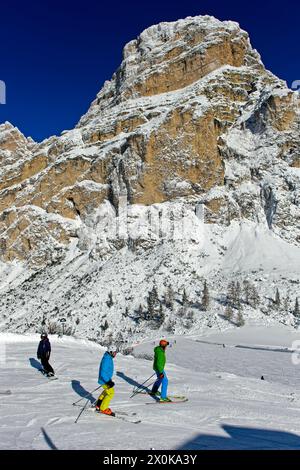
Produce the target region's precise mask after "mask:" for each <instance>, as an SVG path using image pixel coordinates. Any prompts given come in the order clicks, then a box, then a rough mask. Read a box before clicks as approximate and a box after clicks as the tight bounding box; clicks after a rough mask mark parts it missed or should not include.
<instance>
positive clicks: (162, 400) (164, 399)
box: [159, 397, 172, 403]
mask: <svg viewBox="0 0 300 470" xmlns="http://www.w3.org/2000/svg"><path fill="white" fill-rule="evenodd" d="M170 401H172V400H171V399H170V398H169V397H166V398H160V399H159V402H160V403H169V402H170Z"/></svg>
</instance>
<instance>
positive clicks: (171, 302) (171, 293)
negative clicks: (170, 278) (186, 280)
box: [165, 285, 174, 310]
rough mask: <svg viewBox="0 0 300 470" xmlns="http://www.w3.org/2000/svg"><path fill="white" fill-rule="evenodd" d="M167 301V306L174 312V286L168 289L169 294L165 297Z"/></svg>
mask: <svg viewBox="0 0 300 470" xmlns="http://www.w3.org/2000/svg"><path fill="white" fill-rule="evenodd" d="M165 300H166V306H167V307H168V308H170V309H171V310H173V308H174V291H173V289H172V286H171V285H169V286H168V288H167V292H166V295H165Z"/></svg>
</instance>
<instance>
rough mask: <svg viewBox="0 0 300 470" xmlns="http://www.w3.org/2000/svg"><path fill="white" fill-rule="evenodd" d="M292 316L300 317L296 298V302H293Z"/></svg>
mask: <svg viewBox="0 0 300 470" xmlns="http://www.w3.org/2000/svg"><path fill="white" fill-rule="evenodd" d="M293 314H294V316H295V317H298V318H299V317H300V308H299V301H298V297H297V298H296V301H295V307H294V311H293Z"/></svg>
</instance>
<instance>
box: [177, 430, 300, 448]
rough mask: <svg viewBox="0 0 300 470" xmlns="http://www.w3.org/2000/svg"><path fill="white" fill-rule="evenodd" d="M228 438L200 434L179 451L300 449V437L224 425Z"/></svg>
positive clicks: (288, 433) (289, 433)
mask: <svg viewBox="0 0 300 470" xmlns="http://www.w3.org/2000/svg"><path fill="white" fill-rule="evenodd" d="M221 427H222V429H223V430H224V431H225V432H226V433H227V434H228V436H226V437H224V436H212V435H208V434H198V436H196V437H195V438H194V439H192V440H191V441H187V442H185V443H184V444H182V445H181V446H180V447H178V449H177V450H201V449H205V450H208V449H209V450H295V449H300V436H297V434H293V433H291V432H284V431H276V430H271V429H257V428H246V427H242V426H229V425H223V426H221Z"/></svg>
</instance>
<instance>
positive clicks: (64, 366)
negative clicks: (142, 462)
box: [0, 327, 300, 450]
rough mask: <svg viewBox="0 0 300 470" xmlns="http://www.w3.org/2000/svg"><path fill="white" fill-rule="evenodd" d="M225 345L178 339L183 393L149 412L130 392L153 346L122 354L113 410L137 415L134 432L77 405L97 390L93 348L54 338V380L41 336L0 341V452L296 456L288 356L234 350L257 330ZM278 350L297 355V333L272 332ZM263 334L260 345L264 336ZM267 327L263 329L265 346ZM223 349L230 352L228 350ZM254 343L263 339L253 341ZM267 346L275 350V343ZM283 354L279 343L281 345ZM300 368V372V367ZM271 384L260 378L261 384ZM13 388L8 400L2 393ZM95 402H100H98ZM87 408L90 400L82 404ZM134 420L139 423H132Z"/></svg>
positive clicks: (295, 402)
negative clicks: (42, 354) (47, 374)
mask: <svg viewBox="0 0 300 470" xmlns="http://www.w3.org/2000/svg"><path fill="white" fill-rule="evenodd" d="M240 331H241V337H240V338H239V337H238V336H237V337H236V338H235V340H236V343H234V341H233V340H232V338H231V340H230V341H228V342H227V335H226V334H222V335H219V336H218V338H217V339H218V341H219V342H221V344H220V345H217V344H205V343H203V342H201V341H203V340H208V341H211V342H213V339H216V338H213V337H211V339H210V338H209V337H206V338H200V337H198V336H195V337H186V338H185V337H184V338H183V337H172V338H171V346H170V347H169V348H168V350H167V359H168V360H167V367H166V371H167V374H168V377H169V393H170V394H182V393H183V394H185V395H186V396H187V397H188V399H189V401H188V402H186V403H182V404H178V405H177V404H176V405H156V404H154V405H147V406H146V405H145V403H150V402H152V399H151V398H150V397H148V396H146V395H139V396H136V397H134V398H132V399H131V398H130V395H131V393H132V389H133V386H134V385H135V384H136V383H139V384H140V383H142V382H144V380H145V379H146V378H147V377H149V376H150V375H151V374H152V372H153V371H152V361H151V360H148V359H146V358H148V357H149V358H150V357H151V356H152V353H153V347H154V345H153V342H152V341H150V342H149V341H148V342H144V343H141V344H140V345H138V346H136V347H135V349H134V357H133V356H122V355H117V357H116V359H115V366H116V367H115V368H116V376H115V382H116V386H115V389H116V393H115V398H114V400H113V402H112V403H111V407H112V409H114V410H119V411H123V412H127V413H130V412H134V413H136V415H135V417H134V419H136V420H137V419H139V420H141V423H140V424H132V423H128V422H123V421H120V420H115V419H114V418H109V417H102V416H99V415H95V414H94V413H93V412H92V411H87V412H85V413H84V414H82V415H81V417H80V419H79V421H78V423H76V424H74V421H75V419H76V417H77V415H78V413H79V411H80V408H77V407H74V406H72V403H73V402H75V401H77V400H79V399H80V397H82V396H83V395H84V394H85V393H87V392H88V391H91V390H93V389H95V388H96V387H97V375H98V364H99V360H100V359H101V357H102V354H103V348H101V347H99V346H97V345H96V344H95V343H90V342H88V341H83V340H81V341H78V340H74V339H71V338H65V337H64V338H60V339H59V338H55V337H51V338H50V339H51V343H52V348H53V352H52V357H51V363H52V365H53V366H54V368H55V370H56V372H57V376H58V377H59V379H58V380H56V381H52V382H50V381H48V380H47V379H46V378H44V377H43V376H41V375H40V373H39V372H38V371H37V369H36V367H38V363H37V361H36V360H35V359H34V358H35V355H36V348H37V342H38V339H39V338H38V335H35V336H34V335H31V336H18V335H7V334H6V335H3V334H2V335H1V336H0V347H1V352H2V353H3V352H4V350H5V351H6V360H5V361H4V360H3V359H4V357H5V356H4V355H3V354H2V356H1V359H2V363H1V365H2V367H1V368H0V383H1V387H0V448H1V449H146V450H150V449H156V450H159V449H299V448H300V427H299V418H300V415H299V400H300V395H299V393H298V391H297V390H298V389H299V385H300V383H299V380H300V379H299V374H298V371H297V367H296V366H295V365H293V364H292V362H291V354H290V353H287V352H274V351H264V350H254V349H253V350H252V349H242V348H235V347H234V344H243V342H245V341H246V342H248V345H251V344H252V345H253V343H252V340H253V332H252V333H251V332H249V329H247V328H246V329H245V332H244V330H243V329H241V330H240ZM273 334H274V337H275V342H276V343H278V340H277V339H276V336H277V338H279V337H280V344H281V346H282V348H284V347H289V348H290V347H291V343H292V341H294V339H296V335H295V333H292V332H291V331H290V330H289V329H287V328H283V327H282V328H281V329H280V328H278V327H277V329H276V331H275V330H273ZM263 336H264V337H263ZM267 338H269V334H268V329H265V330H264V331H263V330H261V331H260V340H262V342H263V343H266V342H267ZM222 343H224V344H225V348H224V347H223V346H222ZM255 343H256V345H257V340H256V342H255ZM268 345H269V346H270V347H271V346H272V343H271V342H270V340H269V343H268ZM277 346H278V344H277ZM298 367H299V366H298ZM262 375H263V376H264V379H265V380H261V376H262ZM5 390H10V391H11V395H3V394H1V392H3V391H5ZM93 396H94V398H96V394H93ZM83 403H84V402H83ZM132 419H133V418H132Z"/></svg>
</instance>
